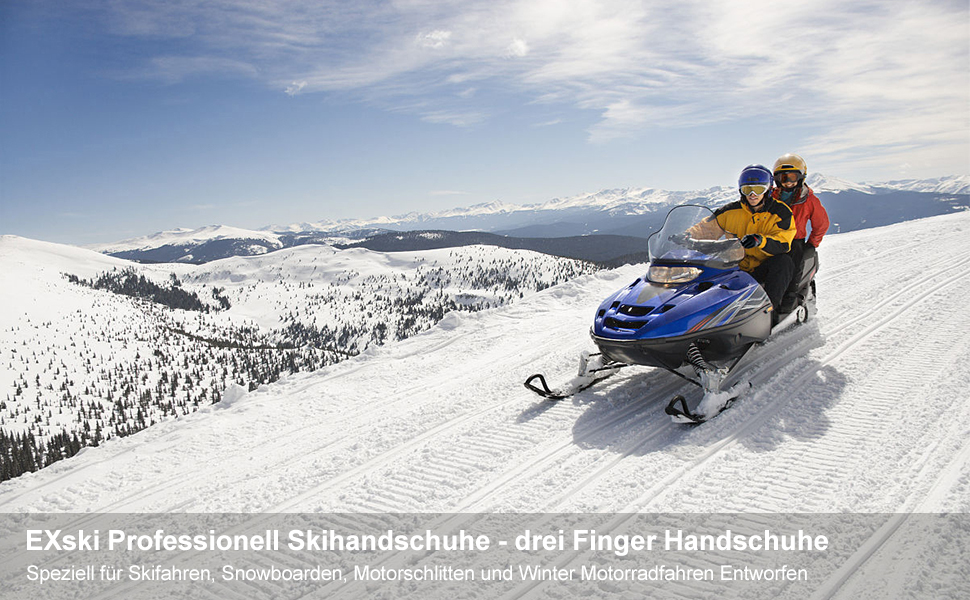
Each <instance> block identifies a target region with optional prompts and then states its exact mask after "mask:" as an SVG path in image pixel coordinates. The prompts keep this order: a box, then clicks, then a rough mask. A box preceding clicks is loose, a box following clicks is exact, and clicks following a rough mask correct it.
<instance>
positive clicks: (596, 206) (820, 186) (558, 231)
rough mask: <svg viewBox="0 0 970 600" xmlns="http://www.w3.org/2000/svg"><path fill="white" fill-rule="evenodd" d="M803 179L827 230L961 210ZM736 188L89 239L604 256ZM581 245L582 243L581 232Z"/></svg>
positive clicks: (913, 196)
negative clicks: (591, 248)
mask: <svg viewBox="0 0 970 600" xmlns="http://www.w3.org/2000/svg"><path fill="white" fill-rule="evenodd" d="M808 183H809V185H810V186H811V187H812V189H813V190H815V192H816V193H817V194H818V195H819V197H820V199H821V200H822V203H823V205H825V206H826V208H827V210H828V211H829V215H830V217H831V220H832V223H833V231H843V232H846V231H855V230H857V229H864V228H867V227H876V226H881V225H888V224H890V223H896V222H900V221H905V220H911V219H917V218H923V217H929V216H934V215H939V214H947V213H950V212H953V211H955V210H965V209H966V208H967V207H968V206H970V177H968V176H959V177H957V176H954V177H944V178H937V179H928V180H902V181H892V182H886V183H873V184H866V183H853V182H849V181H845V180H842V179H838V178H833V177H826V176H824V175H821V174H812V175H810V176H809V178H808ZM736 195H737V192H736V190H734V188H732V187H716V188H710V189H707V190H697V191H679V192H671V191H664V190H656V189H652V188H637V189H613V190H602V191H599V192H596V193H587V194H580V195H577V196H572V197H569V198H556V199H553V200H550V201H548V202H545V203H542V204H534V205H524V206H520V205H512V204H504V203H501V202H492V203H487V204H480V205H475V206H470V207H466V208H456V209H452V210H448V211H442V212H437V213H409V214H406V215H399V216H395V217H378V218H373V219H351V220H342V221H319V222H314V223H297V224H291V225H283V226H269V227H266V228H264V229H262V230H259V231H253V230H241V229H236V228H231V227H224V226H210V227H204V228H201V229H197V230H191V231H189V230H181V229H180V230H175V231H171V232H162V233H156V234H153V235H150V236H145V237H141V238H135V239H131V240H126V241H123V242H117V243H113V244H100V245H95V246H89V248H91V249H93V250H97V251H99V252H104V253H107V254H111V255H112V256H117V257H120V258H127V259H131V260H137V261H142V262H193V263H203V262H208V261H210V260H217V259H220V258H226V257H229V256H251V255H258V254H264V253H266V252H271V251H274V250H277V249H280V248H284V247H292V246H296V245H302V244H319V243H325V244H354V243H358V244H363V245H365V246H367V244H366V240H368V239H370V238H372V237H374V236H379V235H382V234H387V233H388V232H393V231H400V232H403V231H450V232H468V231H478V232H488V233H495V234H499V235H501V236H504V237H506V238H508V239H506V240H504V241H503V240H499V239H493V240H491V241H490V242H487V243H497V244H501V245H504V246H506V247H513V248H529V249H534V250H538V251H541V252H550V250H548V249H547V248H546V247H545V246H544V245H543V244H542V243H540V242H537V241H535V238H563V237H578V236H596V235H612V236H617V237H616V238H613V239H601V240H597V244H596V245H597V247H598V249H599V252H598V255H597V257H595V258H594V257H593V256H591V255H589V254H584V253H583V251H582V250H581V249H580V247H579V246H580V243H579V242H577V245H576V246H570V245H568V244H565V245H564V244H560V245H559V249H557V250H551V252H553V253H561V254H560V255H562V256H569V257H573V258H581V259H590V260H603V259H606V260H608V259H614V258H617V257H621V256H624V255H627V254H630V253H631V252H634V251H635V250H633V248H634V247H636V246H637V243H636V242H635V240H632V239H629V238H644V237H647V236H649V234H650V233H652V232H653V231H654V230H656V228H657V227H659V225H660V224H661V222H662V221H663V217H664V216H665V215H666V213H667V211H669V210H670V208H672V207H673V206H676V205H678V204H701V205H704V206H712V207H713V206H720V205H722V204H725V203H727V202H729V201H732V200H734V199H735V197H736ZM453 237H454V236H453ZM454 239H455V242H456V245H460V242H458V239H457V238H454ZM585 244H586V245H590V243H589V240H587V241H586V242H585ZM368 247H370V246H368ZM375 247H376V246H375ZM442 247H445V246H442ZM563 248H565V249H563ZM604 254H605V255H606V256H605V257H604V256H603V255H604Z"/></svg>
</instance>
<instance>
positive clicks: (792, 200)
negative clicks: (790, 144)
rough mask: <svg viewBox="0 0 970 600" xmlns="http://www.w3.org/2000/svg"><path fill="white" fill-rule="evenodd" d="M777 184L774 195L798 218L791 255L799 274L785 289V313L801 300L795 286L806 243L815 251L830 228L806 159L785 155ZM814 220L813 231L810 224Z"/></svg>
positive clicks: (778, 163)
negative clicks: (809, 179)
mask: <svg viewBox="0 0 970 600" xmlns="http://www.w3.org/2000/svg"><path fill="white" fill-rule="evenodd" d="M773 173H774V177H775V183H776V184H777V186H778V187H776V188H775V189H774V190H773V192H772V198H774V199H776V200H781V201H782V202H784V203H785V204H787V205H788V206H789V207H790V208H791V210H792V214H793V215H794V218H795V229H796V232H795V239H794V241H793V242H792V245H791V250H790V252H789V253H790V254H791V258H792V263H794V267H795V276H794V277H792V282H791V285H790V286H789V288H788V290H786V291H785V299H784V301H783V302H782V310H781V312H787V311H788V310H791V308H792V307H793V306H794V304H796V303H797V302H798V298H797V297H796V296H795V294H796V290H795V289H794V288H795V286H796V285H797V283H798V273H800V272H801V269H802V262H803V260H804V256H805V250H806V245H808V246H811V247H812V250H811V251H814V249H815V248H818V246H819V244H821V243H822V238H823V237H824V236H825V232H826V231H828V228H829V215H828V213H827V212H826V211H825V207H823V206H822V203H821V202H820V201H819V199H818V196H816V195H815V193H814V192H813V191H812V189H811V188H810V187H808V185H807V184H806V183H805V175H807V174H808V167H807V165H806V164H805V160H804V159H803V158H802V157H801V156H798V155H797V154H785V155H783V156H781V157H780V158H779V159H778V160H776V161H775V166H774V169H773ZM809 223H811V225H812V229H811V234H809V233H808V224H809Z"/></svg>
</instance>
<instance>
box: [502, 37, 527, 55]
mask: <svg viewBox="0 0 970 600" xmlns="http://www.w3.org/2000/svg"><path fill="white" fill-rule="evenodd" d="M528 53H529V44H527V43H525V40H520V39H514V40H512V43H511V44H509V46H508V48H507V49H506V52H505V54H506V56H508V57H509V58H515V57H519V58H521V57H523V56H525V55H526V54H528Z"/></svg>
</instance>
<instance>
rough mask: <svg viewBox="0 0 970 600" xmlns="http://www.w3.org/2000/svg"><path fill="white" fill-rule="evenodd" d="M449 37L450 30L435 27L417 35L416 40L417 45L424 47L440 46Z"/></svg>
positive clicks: (446, 41) (445, 42)
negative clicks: (430, 30)
mask: <svg viewBox="0 0 970 600" xmlns="http://www.w3.org/2000/svg"><path fill="white" fill-rule="evenodd" d="M449 39H451V32H450V31H442V30H440V29H436V30H434V31H432V32H429V33H422V34H419V35H418V38H417V42H418V45H419V46H422V47H424V48H442V47H444V46H445V44H447V43H448V40H449Z"/></svg>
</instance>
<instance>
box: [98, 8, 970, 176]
mask: <svg viewBox="0 0 970 600" xmlns="http://www.w3.org/2000/svg"><path fill="white" fill-rule="evenodd" d="M108 6H110V7H111V8H110V15H111V18H112V21H111V22H112V23H113V26H114V29H115V30H116V31H117V32H120V33H123V34H126V35H134V36H146V37H151V38H153V39H154V38H158V37H169V38H172V39H174V40H178V41H179V46H180V47H182V48H184V49H185V51H184V54H183V55H180V56H178V57H176V56H171V55H167V56H161V57H155V58H154V59H152V60H151V61H150V62H149V63H148V64H147V65H146V70H147V71H146V72H148V73H150V74H152V75H153V76H156V77H159V78H162V79H164V80H166V81H180V80H182V79H183V78H185V77H188V76H190V75H193V74H200V73H211V72H216V71H219V72H222V73H224V74H229V75H235V76H246V77H256V78H259V79H262V80H263V81H265V82H266V84H267V85H269V86H272V87H274V88H276V89H279V90H281V91H285V92H286V93H288V94H291V95H292V94H295V93H313V92H321V91H336V90H340V91H343V92H349V93H352V94H359V96H360V97H361V98H363V99H366V100H367V101H371V102H375V103H378V104H379V105H382V106H386V107H387V108H389V109H392V110H404V111H408V112H412V113H414V114H416V115H417V116H419V117H420V118H421V119H423V120H425V121H428V122H434V123H451V124H455V125H460V126H469V125H474V124H476V123H481V122H482V121H484V120H486V119H488V118H489V115H491V114H493V113H494V112H495V111H496V110H497V107H496V106H494V105H491V104H489V103H490V102H495V98H496V96H501V95H502V94H507V95H508V96H507V98H510V97H513V96H516V97H519V98H522V97H524V98H525V99H526V100H532V101H535V102H540V103H550V104H556V105H558V106H557V108H562V107H574V108H578V109H582V110H586V111H592V112H593V113H594V114H596V115H598V117H599V118H598V120H597V122H596V123H595V124H594V125H593V126H592V127H591V128H590V130H589V138H590V140H591V141H593V142H597V143H607V142H609V141H610V140H613V139H616V138H618V137H627V136H635V135H639V134H640V133H641V132H643V131H645V130H649V129H651V128H656V127H691V126H695V125H698V124H705V123H712V122H718V121H727V120H733V119H766V118H768V119H776V120H777V119H784V120H788V121H789V122H790V123H791V124H792V125H795V126H801V127H812V128H815V129H816V130H817V134H815V135H814V136H813V137H812V140H811V148H810V150H811V151H812V152H816V153H823V154H825V155H826V156H827V160H832V161H837V160H858V161H865V160H870V159H871V157H867V156H865V154H866V153H867V152H869V151H870V150H871V148H873V147H875V148H876V149H877V151H878V152H881V153H884V154H885V155H886V156H887V160H895V158H896V157H895V155H896V154H897V153H899V152H903V150H902V148H904V147H905V148H907V150H905V152H910V151H912V149H913V148H926V149H927V150H926V153H927V154H926V157H927V160H929V159H930V157H931V156H937V157H939V156H945V155H946V150H945V149H947V148H949V149H950V154H951V155H954V156H956V157H957V158H958V159H960V160H963V161H964V162H965V159H966V156H965V153H966V152H967V144H968V142H967V135H966V132H967V131H968V129H970V115H968V111H967V110H966V107H967V104H968V101H970V59H968V53H967V46H968V43H970V34H968V28H967V23H968V21H970V8H968V6H967V5H966V3H961V2H950V1H947V0H937V1H929V2H919V3H895V2H892V3H890V2H883V1H875V0H862V1H860V2H851V3H846V2H842V1H841V0H811V1H809V0H793V1H792V2H787V3H785V5H784V7H783V9H779V6H778V5H777V3H773V2H767V1H763V2H762V1H756V2H744V3H729V2H707V1H705V2H701V1H699V0H685V1H682V2H653V1H649V2H647V1H633V0H602V1H600V2H589V1H585V0H497V1H496V2H490V3H478V2H461V1H456V2H427V1H423V0H400V1H397V2H390V3H387V2H355V3H346V2H336V1H334V2H323V3H311V4H308V3H304V2H297V1H296V0H281V1H269V0H248V1H242V2H240V1H230V0H212V1H209V2H193V1H191V0H183V1H177V2H171V3H169V2H166V3H159V2H148V1H147V0H146V1H144V2H142V1H138V0H130V1H126V2H120V1H119V2H113V3H111V4H109V5H108ZM468 90H478V91H488V92H491V93H468ZM954 148H958V149H959V150H960V152H963V153H964V154H963V155H962V156H961V154H960V153H959V152H957V153H955V154H954V153H953V152H952V150H953V149H954ZM931 149H932V150H931ZM806 151H807V150H806ZM951 161H952V159H951ZM961 169H962V170H966V165H965V164H964V165H962V166H961Z"/></svg>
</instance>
